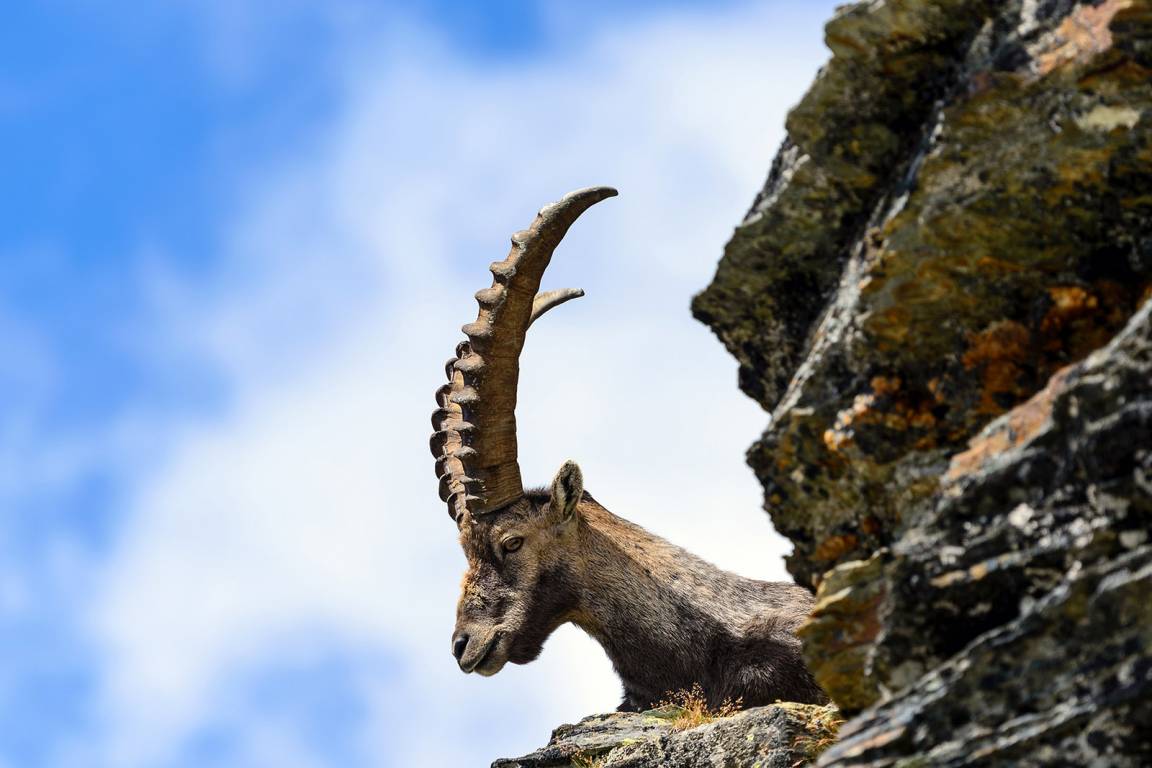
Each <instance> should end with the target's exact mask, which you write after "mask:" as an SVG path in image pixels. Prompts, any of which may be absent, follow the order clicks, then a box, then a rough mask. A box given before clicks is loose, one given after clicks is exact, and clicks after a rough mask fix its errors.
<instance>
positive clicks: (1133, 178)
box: [693, 0, 1152, 585]
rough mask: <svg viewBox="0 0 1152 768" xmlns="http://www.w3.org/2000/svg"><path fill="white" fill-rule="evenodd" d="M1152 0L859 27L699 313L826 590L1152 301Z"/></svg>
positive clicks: (892, 3) (775, 498) (793, 130)
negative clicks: (1001, 424)
mask: <svg viewBox="0 0 1152 768" xmlns="http://www.w3.org/2000/svg"><path fill="white" fill-rule="evenodd" d="M1149 8H1150V7H1149V3H1148V2H1147V0H1105V1H1104V2H1094V3H1080V4H1076V3H1073V2H1068V1H1062V2H1058V1H1054V0H1051V1H1040V0H1031V1H1029V2H939V1H937V2H928V1H927V0H889V1H888V2H883V3H881V2H869V3H859V4H856V5H854V6H850V7H848V8H847V9H845V10H843V11H842V12H841V13H840V14H839V15H838V16H837V17H836V18H835V19H834V20H833V21H832V22H831V23H830V24H829V25H828V33H827V35H828V42H829V45H830V47H832V49H833V51H834V53H835V55H834V57H833V59H832V61H831V62H830V63H829V65H828V66H827V67H826V68H825V70H824V71H823V72H822V73H821V74H820V76H819V78H818V79H817V82H816V84H815V85H814V86H813V88H812V90H811V92H810V93H809V94H808V95H807V96H806V97H805V98H804V100H803V101H802V102H801V104H800V105H799V106H798V107H797V108H796V110H795V111H794V112H793V113H792V115H791V116H790V118H789V121H788V129H789V138H788V141H787V143H786V144H785V146H784V148H783V149H782V151H781V153H780V155H779V156H778V158H777V160H776V163H775V165H774V167H773V169H772V172H771V174H770V176H769V179H768V182H767V185H766V186H765V189H764V191H763V192H762V193H761V195H760V197H759V198H758V199H757V201H756V203H755V204H754V206H753V208H752V210H751V211H750V213H749V214H748V217H747V218H746V219H745V222H744V224H743V225H742V226H741V227H740V228H739V229H738V230H737V232H736V235H735V236H734V237H733V239H732V241H731V242H730V243H729V244H728V247H727V249H726V251H725V254H724V258H723V260H722V261H721V263H720V268H719V270H718V271H717V275H716V278H715V280H714V281H713V283H712V285H711V286H709V287H708V289H707V290H705V291H704V292H703V293H702V294H700V295H699V296H698V297H697V298H696V300H695V302H694V303H693V310H694V312H695V313H696V315H697V317H699V318H700V319H702V320H704V321H705V322H706V323H708V324H709V325H710V326H711V327H712V328H713V329H714V330H715V331H716V333H717V334H718V336H719V337H720V338H721V340H722V341H724V343H725V344H726V345H727V346H728V348H729V349H730V350H731V351H732V353H733V354H734V355H735V356H736V357H737V359H738V360H739V361H740V362H741V377H740V380H741V384H742V386H743V387H744V389H745V391H747V392H748V393H749V394H750V395H752V396H753V397H756V398H757V399H758V400H759V401H760V402H761V403H762V404H763V405H764V406H765V407H766V408H769V409H771V410H772V426H771V428H770V429H769V430H768V432H766V433H765V435H764V437H763V439H762V440H761V441H760V442H759V443H758V444H757V445H756V446H754V447H753V449H752V451H751V453H750V463H751V464H752V466H753V468H754V469H755V471H756V473H757V475H758V476H759V478H760V480H761V481H762V482H763V484H764V487H765V490H766V506H767V508H768V510H769V511H770V513H771V515H772V519H773V522H774V523H775V524H776V527H777V528H778V529H779V530H780V531H781V532H782V533H784V534H785V535H787V536H788V537H789V538H791V539H792V541H793V542H795V545H796V548H795V554H794V555H793V556H792V558H791V560H790V562H789V566H790V569H791V571H792V573H793V574H794V575H795V576H796V577H797V579H799V580H800V581H802V582H803V583H807V584H811V585H815V584H816V583H818V581H819V580H820V578H821V577H822V575H823V574H824V572H825V571H827V570H829V569H831V568H834V567H835V566H836V565H838V564H840V563H844V562H849V561H852V560H861V559H867V558H868V557H870V556H871V555H872V554H873V553H874V552H876V551H877V550H878V549H880V548H881V547H884V546H887V545H890V544H891V543H892V542H894V541H895V540H896V538H897V537H898V536H899V533H900V531H901V529H902V527H903V526H904V525H905V524H906V523H907V522H908V521H909V520H911V519H913V518H915V517H916V516H917V515H919V514H920V513H921V512H922V511H923V510H924V509H926V508H927V507H929V506H931V502H930V498H931V497H932V496H933V494H935V493H936V487H937V479H938V477H939V476H940V474H941V473H942V472H943V471H944V469H945V468H946V467H947V466H948V460H949V457H950V456H951V454H953V453H955V452H956V451H958V450H961V449H962V448H963V446H964V444H965V441H966V440H967V439H968V438H969V437H970V436H971V435H972V434H974V433H975V432H976V431H977V430H978V429H979V428H981V427H982V426H983V425H984V424H985V423H987V422H988V421H989V420H990V419H991V418H994V417H995V416H998V415H999V414H1001V413H1003V412H1005V411H1006V410H1008V409H1010V408H1012V407H1013V406H1015V405H1017V404H1018V403H1020V402H1022V401H1023V400H1025V399H1027V398H1028V397H1029V396H1030V395H1031V394H1032V393H1033V392H1035V391H1036V390H1038V389H1039V388H1040V387H1042V386H1043V384H1044V382H1045V381H1046V380H1047V379H1048V377H1049V376H1051V375H1052V374H1053V373H1054V372H1055V371H1057V370H1058V369H1060V368H1061V367H1063V366H1065V365H1067V364H1069V363H1071V362H1073V361H1075V360H1077V359H1080V358H1082V357H1083V356H1084V355H1085V354H1087V353H1088V352H1090V351H1091V350H1093V349H1095V348H1097V347H1099V346H1101V345H1102V344H1104V343H1105V342H1106V341H1107V340H1108V339H1109V338H1110V337H1111V336H1112V335H1113V334H1114V333H1115V332H1116V331H1118V330H1119V329H1120V327H1121V326H1122V325H1123V323H1124V321H1125V320H1126V319H1127V318H1128V317H1129V316H1130V315H1131V314H1132V312H1134V311H1135V309H1136V307H1137V306H1138V304H1139V303H1140V301H1141V300H1142V299H1143V298H1144V297H1145V292H1146V291H1147V286H1148V284H1149V280H1150V278H1152V223H1150V222H1152V198H1149V196H1148V182H1149V175H1148V168H1149V165H1150V164H1152V145H1150V142H1149V137H1150V135H1152V76H1150V68H1152V10H1150V9H1149Z"/></svg>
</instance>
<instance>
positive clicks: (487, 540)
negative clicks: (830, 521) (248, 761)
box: [431, 187, 827, 711]
mask: <svg viewBox="0 0 1152 768" xmlns="http://www.w3.org/2000/svg"><path fill="white" fill-rule="evenodd" d="M615 194H616V190H614V189H611V188H609V187H593V188H589V189H584V190H579V191H577V192H573V193H571V194H569V195H567V196H565V197H564V198H563V199H562V200H560V201H559V202H557V203H554V204H552V205H550V206H547V207H545V208H544V209H542V210H541V211H540V213H539V214H538V215H537V217H536V220H535V221H534V222H533V224H532V226H531V227H530V228H529V229H528V230H526V231H522V232H517V233H516V234H515V235H513V236H512V250H511V252H510V253H509V255H508V257H507V258H506V259H505V260H504V261H502V262H497V263H494V264H493V265H492V267H491V271H492V274H493V276H494V281H493V284H492V287H490V288H486V289H484V290H481V291H480V292H478V293H477V294H476V300H477V302H478V303H479V305H480V312H479V316H478V318H477V320H476V322H474V323H470V324H468V325H466V326H464V328H463V330H464V333H465V334H466V335H467V336H468V340H467V341H465V342H462V343H461V344H460V345H459V346H458V347H457V350H456V357H454V358H453V359H451V360H449V361H448V364H447V366H446V372H447V375H448V383H447V384H445V385H444V386H442V387H441V388H440V389H439V390H438V391H437V403H438V405H439V408H438V409H437V410H436V412H435V413H434V414H433V416H432V424H433V427H434V429H435V430H436V431H435V434H433V436H432V440H431V446H432V453H433V455H434V456H435V457H436V474H437V476H438V477H439V479H440V496H441V499H442V500H444V501H445V502H447V504H448V509H449V512H450V514H451V515H452V517H453V518H454V519H455V521H456V524H457V526H458V528H459V532H460V544H461V546H462V547H463V549H464V553H465V555H466V557H467V560H468V572H467V573H466V574H465V576H464V583H463V586H462V589H461V595H460V600H459V603H458V605H457V618H456V627H455V630H454V633H453V636H452V654H453V656H455V658H456V661H457V663H458V664H459V666H460V669H461V670H463V671H464V672H466V673H467V672H475V673H477V674H480V675H485V676H487V675H494V674H496V673H497V672H499V671H500V670H501V669H502V668H503V667H504V665H505V664H507V663H508V662H512V663H514V664H526V663H528V662H530V661H533V660H534V659H536V658H537V657H538V656H539V655H540V653H541V651H542V650H543V647H544V642H545V640H546V639H547V638H548V636H549V635H551V633H552V632H553V631H555V630H556V628H558V627H559V626H561V625H562V624H565V623H568V622H572V623H573V624H575V625H576V626H578V627H580V628H581V629H583V630H584V631H585V632H587V633H588V634H589V635H590V636H591V637H592V638H594V639H595V640H596V641H597V642H599V643H600V645H601V647H602V648H603V649H604V651H605V652H606V653H607V654H608V657H609V659H611V661H612V665H613V667H614V668H615V670H616V673H617V674H618V675H619V677H620V680H621V682H622V683H623V687H624V700H623V702H622V703H621V704H620V706H619V708H618V709H620V710H621V711H640V710H644V709H648V708H651V707H653V706H655V705H656V704H657V703H659V702H660V701H661V700H663V699H666V698H667V697H668V696H669V694H670V693H672V692H675V691H679V690H687V689H689V688H691V687H692V686H693V685H699V686H700V688H701V690H702V691H703V692H704V695H705V698H706V700H707V702H708V704H709V706H713V707H715V706H719V705H721V704H722V703H723V702H725V701H740V702H741V703H742V705H743V706H758V705H761V704H768V703H771V702H773V701H777V700H787V701H797V702H804V703H823V702H825V701H827V696H826V695H825V693H824V691H823V690H821V688H820V686H819V685H817V683H816V681H815V680H814V679H813V677H812V675H811V673H810V672H809V671H808V669H807V667H806V666H805V665H804V662H803V660H802V658H801V652H800V641H799V640H798V639H797V637H796V635H795V630H796V628H797V627H798V626H799V625H800V624H801V623H802V622H803V621H804V620H805V619H806V618H807V616H808V614H809V612H810V610H811V608H812V602H813V601H812V596H811V594H810V593H809V592H808V591H807V590H805V589H803V588H801V587H799V586H797V585H795V584H792V583H787V582H765V581H756V580H753V579H747V578H743V577H741V576H737V575H735V574H732V573H728V572H726V571H722V570H720V569H719V568H717V567H715V566H713V565H711V564H709V563H707V562H705V561H704V560H702V559H700V558H698V557H696V556H695V555H692V554H691V553H689V552H687V551H685V550H683V549H681V548H680V547H677V546H675V545H673V544H670V543H668V542H667V541H665V540H663V539H661V538H660V537H658V536H655V535H653V534H651V533H649V532H648V531H646V530H644V529H643V528H641V527H640V526H638V525H634V524H633V523H630V522H628V521H627V520H624V519H622V518H620V517H617V516H616V515H613V514H612V513H611V512H609V511H608V510H607V509H605V508H604V507H602V506H601V505H600V504H599V503H598V502H597V501H596V500H595V499H594V498H593V497H592V496H591V495H590V494H589V493H587V492H586V491H585V490H584V480H583V476H582V474H581V471H580V469H579V467H578V466H577V465H576V464H575V463H573V462H571V461H568V462H565V464H564V465H563V466H562V467H560V470H559V471H558V472H557V473H556V476H555V478H554V479H553V481H552V484H551V487H550V488H549V489H548V490H527V491H526V490H525V489H524V486H523V484H522V482H521V478H520V469H519V464H518V463H517V459H516V420H515V407H516V385H517V381H518V378H519V362H518V361H519V355H520V351H521V349H522V348H523V345H524V340H525V337H526V335H527V331H528V327H529V326H530V325H531V324H532V323H533V322H534V321H535V320H537V319H538V318H539V317H540V316H541V315H543V314H544V313H545V312H547V311H548V310H550V309H551V308H553V307H555V306H558V305H559V304H562V303H564V302H565V301H568V300H570V299H573V298H577V297H579V296H582V295H583V291H580V290H579V289H565V290H560V291H549V292H545V293H538V291H539V287H540V281H541V278H542V277H543V274H544V270H545V269H546V268H547V266H548V263H549V262H550V260H551V258H552V252H553V251H554V250H555V248H556V246H557V245H559V243H560V241H561V240H562V239H563V237H564V235H565V234H566V233H567V231H568V228H569V227H570V226H571V225H572V223H573V222H574V221H575V220H576V218H577V217H579V216H580V214H582V213H583V212H584V211H585V210H587V209H588V208H589V207H591V206H592V205H594V204H595V203H597V202H600V201H601V200H604V199H606V198H608V197H612V196H614V195H615Z"/></svg>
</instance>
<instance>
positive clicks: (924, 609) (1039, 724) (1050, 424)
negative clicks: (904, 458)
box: [825, 301, 1152, 766]
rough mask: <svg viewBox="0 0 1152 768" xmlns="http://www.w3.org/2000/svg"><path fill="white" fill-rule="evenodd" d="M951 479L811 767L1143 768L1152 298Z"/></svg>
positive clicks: (901, 563) (1150, 557) (1151, 694)
mask: <svg viewBox="0 0 1152 768" xmlns="http://www.w3.org/2000/svg"><path fill="white" fill-rule="evenodd" d="M952 467H953V471H952V472H950V473H949V474H948V476H947V478H946V480H945V483H944V485H943V487H942V492H941V493H940V495H939V498H938V500H937V503H936V506H935V508H934V509H933V510H932V512H931V513H929V514H927V515H925V516H923V517H922V518H921V519H920V520H919V521H918V522H917V524H916V525H915V526H914V527H913V528H911V529H910V530H909V531H908V532H907V533H906V534H905V536H904V537H903V538H902V539H901V540H900V541H899V542H898V543H897V544H896V546H895V547H894V549H893V552H892V553H891V557H890V560H889V562H888V563H887V564H886V565H885V571H884V576H885V578H884V582H885V584H886V585H887V588H888V592H887V594H886V599H885V602H884V606H883V610H882V613H883V616H884V620H883V624H884V626H883V630H882V631H881V632H879V633H877V635H876V637H875V642H874V645H873V648H872V653H871V654H870V659H869V662H870V663H869V665H868V666H869V668H870V675H869V677H871V678H873V679H877V680H879V681H880V682H881V683H882V684H883V685H884V686H886V687H888V688H890V689H891V690H893V691H895V694H894V695H893V696H892V697H891V698H890V699H889V700H887V701H885V702H883V703H880V704H878V705H876V706H874V707H872V708H871V709H867V710H865V711H864V712H863V713H862V714H861V715H860V716H859V717H858V718H857V719H855V720H853V721H850V722H849V724H848V725H846V726H845V728H844V731H843V741H842V743H840V744H839V745H837V746H836V747H834V748H833V749H832V750H831V751H830V752H829V753H828V754H827V756H826V758H825V764H827V765H837V766H841V765H842V766H849V765H852V766H887V765H900V764H904V763H903V762H902V761H906V760H908V759H909V758H910V757H911V756H915V755H931V757H932V764H933V765H1007V764H1010V765H1052V764H1062V765H1109V766H1121V765H1131V766H1141V765H1152V600H1149V596H1150V595H1152V540H1150V536H1149V531H1150V530H1152V301H1149V302H1148V303H1147V304H1146V305H1145V306H1144V308H1143V309H1142V310H1141V311H1140V312H1138V313H1137V314H1136V316H1135V317H1133V318H1132V320H1131V321H1130V322H1129V324H1128V326H1127V327H1126V328H1125V329H1124V331H1123V332H1122V333H1121V334H1119V335H1118V336H1117V338H1116V339H1115V340H1114V341H1113V342H1112V343H1110V344H1109V345H1108V346H1106V347H1105V348H1104V349H1102V350H1099V351H1098V352H1095V353H1093V354H1092V355H1091V356H1089V357H1088V359H1087V360H1085V361H1084V362H1082V363H1080V364H1078V365H1075V366H1073V367H1071V368H1070V369H1068V370H1065V371H1063V372H1061V373H1060V374H1059V375H1058V376H1056V377H1055V378H1054V379H1053V381H1052V382H1051V383H1050V384H1049V386H1048V387H1046V388H1045V389H1044V390H1042V391H1041V392H1040V393H1038V394H1037V395H1036V396H1035V397H1034V398H1033V399H1032V400H1030V401H1029V402H1028V403H1026V404H1025V405H1022V406H1020V407H1019V408H1017V409H1016V410H1014V411H1013V412H1011V413H1009V414H1008V415H1006V416H1004V417H1002V418H1001V419H999V420H998V421H996V422H994V423H993V424H991V425H990V426H989V427H988V428H987V429H985V430H984V431H983V432H982V433H981V434H980V435H979V436H978V437H976V438H975V439H974V440H973V441H972V445H971V448H970V449H969V450H968V451H967V452H965V453H962V454H960V455H958V456H957V457H956V458H955V459H954V460H953V464H952ZM829 581H831V579H829Z"/></svg>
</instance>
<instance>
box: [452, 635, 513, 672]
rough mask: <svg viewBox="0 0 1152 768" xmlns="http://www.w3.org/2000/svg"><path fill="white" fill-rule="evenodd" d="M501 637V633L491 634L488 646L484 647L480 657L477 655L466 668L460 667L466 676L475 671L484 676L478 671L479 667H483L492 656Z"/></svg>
mask: <svg viewBox="0 0 1152 768" xmlns="http://www.w3.org/2000/svg"><path fill="white" fill-rule="evenodd" d="M502 636H503V633H502V632H495V633H493V635H492V639H491V640H489V641H488V645H486V646H485V647H484V650H483V651H481V652H480V655H478V656H477V657H476V659H475V660H474V661H473V662H472V663H471V664H469V665H468V666H467V667H463V666H462V667H461V669H463V670H464V672H465V673H466V674H471V673H472V672H476V671H477V670H479V671H480V673H481V674H484V672H483V670H480V667H482V666H484V662H486V661H488V657H489V656H491V655H492V650H493V649H494V648H495V647H496V645H497V643H499V642H500V638H501V637H502Z"/></svg>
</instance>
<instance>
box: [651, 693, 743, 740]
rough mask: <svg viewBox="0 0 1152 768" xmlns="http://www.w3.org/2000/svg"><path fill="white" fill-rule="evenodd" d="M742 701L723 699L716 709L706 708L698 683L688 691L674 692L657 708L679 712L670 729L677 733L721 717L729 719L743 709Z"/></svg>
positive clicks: (706, 704)
mask: <svg viewBox="0 0 1152 768" xmlns="http://www.w3.org/2000/svg"><path fill="white" fill-rule="evenodd" d="M743 704H744V700H743V699H736V700H735V701H733V700H731V699H725V700H724V703H723V704H721V705H720V706H719V707H718V708H717V709H709V708H708V700H707V698H705V696H704V689H703V688H701V687H700V684H699V683H693V685H692V687H691V688H689V689H688V690H679V691H674V692H672V693H670V694H668V698H667V699H665V700H664V701H662V702H660V704H659V706H658V707H657V708H658V709H659V708H664V707H669V708H675V709H677V710H679V711H678V712H677V714H676V717H675V718H674V719H673V720H672V727H673V728H674V729H676V730H678V731H681V730H686V729H688V728H695V727H696V726H698V725H704V724H705V723H710V722H712V721H713V720H719V719H720V718H722V717H731V716H732V715H734V714H736V713H737V712H739V711H740V710H741V709H742V708H743Z"/></svg>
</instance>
